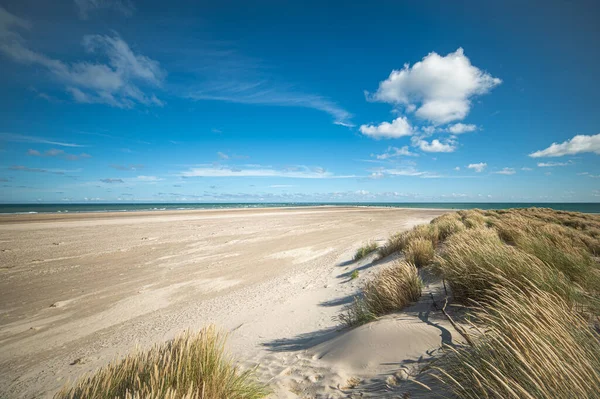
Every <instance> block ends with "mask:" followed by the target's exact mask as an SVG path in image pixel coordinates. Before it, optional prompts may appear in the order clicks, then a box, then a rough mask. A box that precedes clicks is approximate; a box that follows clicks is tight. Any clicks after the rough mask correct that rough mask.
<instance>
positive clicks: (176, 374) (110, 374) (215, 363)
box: [55, 326, 269, 399]
mask: <svg viewBox="0 0 600 399" xmlns="http://www.w3.org/2000/svg"><path fill="white" fill-rule="evenodd" d="M225 340H226V336H225V334H223V333H220V332H218V331H217V330H216V329H215V327H212V326H211V327H207V328H205V329H203V330H201V331H200V332H198V333H190V332H185V333H183V334H182V335H180V336H178V337H177V338H175V339H174V340H173V341H170V342H167V343H164V344H160V345H156V346H154V347H153V348H151V349H150V350H148V351H144V352H141V351H136V352H134V353H132V354H130V355H129V356H127V357H126V358H124V359H123V360H120V361H115V362H113V363H110V364H109V365H107V366H106V367H104V368H101V369H100V370H98V371H97V372H96V373H94V374H92V375H90V376H85V377H83V378H81V379H79V380H78V381H76V382H75V383H74V384H72V385H67V386H65V387H64V388H62V390H61V391H59V392H58V393H57V394H56V396H55V399H83V398H86V399H88V398H89V399H115V398H119V399H121V398H122V399H125V398H132V399H133V398H157V399H158V398H161V399H162V398H165V399H222V398H232V399H258V398H263V397H265V396H267V394H268V393H269V390H268V389H267V387H266V386H265V385H262V384H260V383H259V382H257V381H256V380H255V378H254V375H253V370H247V371H241V370H240V369H239V367H238V366H237V365H236V364H235V363H234V362H233V360H232V359H231V358H230V357H229V356H228V355H227V354H226V353H225Z"/></svg>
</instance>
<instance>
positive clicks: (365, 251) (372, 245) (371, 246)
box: [354, 241, 379, 261]
mask: <svg viewBox="0 0 600 399" xmlns="http://www.w3.org/2000/svg"><path fill="white" fill-rule="evenodd" d="M378 247H379V246H378V245H377V243H376V242H374V241H369V242H368V243H367V244H365V245H363V246H362V247H360V248H359V249H357V250H356V253H355V254H354V260H355V261H357V260H360V259H362V258H364V257H365V256H367V255H369V254H370V253H371V252H374V251H376V250H377V248H378Z"/></svg>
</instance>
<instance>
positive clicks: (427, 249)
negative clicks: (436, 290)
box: [404, 238, 435, 267]
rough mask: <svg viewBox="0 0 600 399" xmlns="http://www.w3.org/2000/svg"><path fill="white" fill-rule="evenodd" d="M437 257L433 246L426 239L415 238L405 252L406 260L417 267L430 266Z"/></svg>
mask: <svg viewBox="0 0 600 399" xmlns="http://www.w3.org/2000/svg"><path fill="white" fill-rule="evenodd" d="M434 255H435V252H434V249H433V244H431V241H429V240H427V239H425V238H415V239H414V240H412V241H410V242H409V243H408V245H407V246H406V249H405V250H404V256H405V257H406V260H407V261H408V262H410V263H412V264H413V265H415V266H416V267H423V266H425V265H428V264H429V263H431V261H432V260H433V257H434Z"/></svg>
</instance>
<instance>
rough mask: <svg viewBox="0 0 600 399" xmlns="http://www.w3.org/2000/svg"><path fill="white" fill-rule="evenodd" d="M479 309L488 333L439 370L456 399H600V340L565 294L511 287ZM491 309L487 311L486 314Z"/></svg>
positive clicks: (453, 352) (454, 353)
mask: <svg viewBox="0 0 600 399" xmlns="http://www.w3.org/2000/svg"><path fill="white" fill-rule="evenodd" d="M492 290H493V291H494V295H493V297H494V298H495V299H493V300H490V301H489V302H487V303H486V306H485V307H481V308H478V309H477V311H476V317H477V318H478V320H479V321H480V322H482V323H483V324H484V325H485V331H484V332H482V335H481V336H480V337H479V338H478V339H477V340H476V342H475V344H474V346H473V347H462V348H461V347H459V348H458V349H450V354H449V355H448V356H446V357H445V358H444V359H442V361H441V364H439V365H438V367H436V368H435V369H436V370H438V371H439V374H437V377H438V378H439V379H440V380H441V381H442V382H444V383H446V384H448V386H449V387H450V388H451V389H452V392H453V394H454V395H455V397H457V398H464V399H475V398H508V399H510V398H514V399H521V398H530V399H533V398H535V399H555V398H600V356H599V355H600V336H599V335H598V333H597V332H596V331H594V330H593V329H592V328H591V327H590V325H589V324H588V322H587V321H586V320H585V319H583V318H582V317H581V316H579V315H578V314H577V313H575V312H573V309H572V307H571V305H570V304H568V303H567V302H565V301H564V300H563V299H562V298H561V297H560V296H558V295H556V294H553V293H548V292H544V291H542V290H540V289H537V288H535V287H534V286H530V287H528V288H527V289H526V290H522V289H520V288H518V287H516V286H514V285H511V284H510V283H509V282H506V281H505V282H504V283H503V285H501V286H493V287H492ZM486 309H488V310H486Z"/></svg>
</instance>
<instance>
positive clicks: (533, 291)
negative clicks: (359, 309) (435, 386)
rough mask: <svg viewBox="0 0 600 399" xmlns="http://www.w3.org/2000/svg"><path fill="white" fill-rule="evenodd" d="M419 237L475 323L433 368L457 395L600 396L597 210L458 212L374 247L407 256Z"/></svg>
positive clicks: (599, 218) (599, 222)
mask: <svg viewBox="0 0 600 399" xmlns="http://www.w3.org/2000/svg"><path fill="white" fill-rule="evenodd" d="M441 242H443V243H444V245H442V246H440V245H438V244H439V243H441ZM424 243H427V244H431V245H432V246H433V249H434V251H435V250H437V251H438V254H437V255H435V259H434V270H435V271H437V273H438V274H439V275H440V277H442V278H444V279H445V280H446V281H447V282H448V283H449V285H450V288H451V292H452V295H453V296H454V298H455V299H457V300H459V301H463V302H464V303H466V304H468V305H470V306H473V309H475V313H474V318H473V320H475V321H476V322H477V327H479V328H480V333H479V334H476V335H475V337H474V344H473V345H472V346H462V347H461V346H458V347H455V348H449V354H448V355H447V356H445V357H444V358H442V359H441V360H440V361H439V362H438V364H437V367H436V368H435V369H436V370H437V372H438V374H437V376H438V378H440V379H441V380H442V381H443V382H445V383H446V384H448V386H449V387H450V388H451V390H452V393H453V394H454V396H455V397H458V398H468V399H471V398H473V399H474V398H514V399H516V398H528V399H550V398H600V336H599V335H598V331H600V328H599V327H598V326H599V324H598V315H599V314H600V260H599V259H598V255H599V254H600V215H590V214H581V213H575V212H563V211H553V210H550V209H543V208H531V209H509V210H497V211H480V210H469V211H459V212H454V213H449V214H445V215H443V216H441V217H438V218H436V219H434V220H433V221H432V222H431V223H430V225H428V226H418V227H416V228H415V229H413V230H411V231H407V232H403V233H401V234H398V235H396V236H393V237H392V238H390V240H389V241H388V243H387V244H386V246H385V247H384V248H382V249H381V250H380V256H387V255H389V254H391V253H393V252H397V251H403V252H404V254H405V255H406V258H407V259H411V260H413V261H415V259H416V258H417V257H416V255H415V254H417V253H419V254H420V253H421V252H422V251H417V250H416V247H417V244H418V246H424V245H426V244H424ZM411 246H413V247H411ZM415 263H417V264H418V265H423V264H425V263H426V261H420V262H415ZM362 306H363V307H364V309H369V308H368V307H367V306H366V304H365V303H362Z"/></svg>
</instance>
